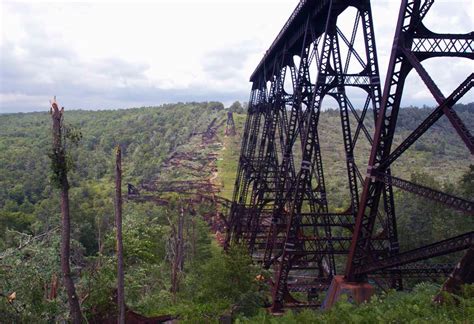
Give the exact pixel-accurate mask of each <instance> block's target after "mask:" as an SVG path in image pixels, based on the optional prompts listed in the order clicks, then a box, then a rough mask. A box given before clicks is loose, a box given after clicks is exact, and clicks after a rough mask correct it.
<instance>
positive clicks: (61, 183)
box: [50, 97, 82, 323]
mask: <svg viewBox="0 0 474 324" xmlns="http://www.w3.org/2000/svg"><path fill="white" fill-rule="evenodd" d="M50 113H51V118H52V122H53V152H52V155H51V160H52V171H53V176H54V180H55V182H56V185H57V186H58V188H59V189H60V191H61V271H62V273H63V281H64V286H65V287H66V292H67V297H68V303H69V312H70V315H71V318H72V321H73V323H81V322H82V313H81V307H80V306H79V300H78V298H77V294H76V288H75V286H74V281H73V280H72V277H71V267H70V265H69V259H70V252H71V246H70V241H71V219H70V215H69V182H68V179H67V171H68V170H67V163H66V150H65V146H64V143H63V138H64V135H65V134H64V130H63V117H64V107H63V108H61V109H59V105H58V103H57V102H56V97H54V99H53V100H52V101H51V109H50Z"/></svg>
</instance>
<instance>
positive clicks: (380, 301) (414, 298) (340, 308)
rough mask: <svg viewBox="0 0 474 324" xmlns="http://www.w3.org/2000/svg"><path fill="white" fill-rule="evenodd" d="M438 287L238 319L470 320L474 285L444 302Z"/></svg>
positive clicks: (353, 322)
mask: <svg viewBox="0 0 474 324" xmlns="http://www.w3.org/2000/svg"><path fill="white" fill-rule="evenodd" d="M438 290H439V286H436V285H432V284H420V285H418V286H417V287H416V288H415V289H414V290H413V291H412V292H410V293H406V292H395V291H390V292H389V293H387V294H383V295H381V296H375V297H374V298H372V300H371V301H370V302H369V303H366V304H363V305H360V306H356V305H353V304H351V303H348V302H347V301H340V302H338V303H337V304H336V305H335V306H334V307H333V308H331V309H330V310H328V311H322V310H304V311H301V312H292V311H288V312H287V313H285V314H284V315H283V316H281V317H274V316H271V315H268V314H266V313H265V312H264V311H262V312H261V313H260V314H259V315H257V316H255V317H252V318H248V317H240V318H239V319H238V320H237V321H236V323H268V324H270V323H295V324H296V323H334V324H339V323H351V324H356V323H360V324H365V323H374V324H375V323H427V324H428V323H470V321H471V320H472V319H473V318H474V298H473V297H474V295H473V286H472V285H471V286H466V287H465V289H464V292H463V294H462V295H461V296H452V297H451V298H452V299H453V302H452V303H447V304H443V305H437V304H435V303H433V301H432V299H433V296H434V295H435V294H436V293H437V292H438ZM454 300H456V302H454Z"/></svg>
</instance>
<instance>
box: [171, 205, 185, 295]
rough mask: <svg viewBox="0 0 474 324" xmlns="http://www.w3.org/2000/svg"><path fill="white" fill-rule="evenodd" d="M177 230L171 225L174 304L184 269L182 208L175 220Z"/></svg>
mask: <svg viewBox="0 0 474 324" xmlns="http://www.w3.org/2000/svg"><path fill="white" fill-rule="evenodd" d="M177 223H178V224H177V225H178V228H177V229H176V227H175V226H174V224H172V222H171V220H170V224H171V230H172V238H171V240H172V253H173V258H172V264H171V292H172V294H173V302H176V293H177V292H178V291H179V283H180V274H181V272H182V271H183V268H184V236H183V228H184V207H182V206H181V208H180V212H179V214H178V219H177Z"/></svg>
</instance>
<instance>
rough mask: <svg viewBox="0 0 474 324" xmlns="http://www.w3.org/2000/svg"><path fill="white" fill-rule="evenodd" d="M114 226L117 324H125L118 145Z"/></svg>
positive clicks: (119, 154) (120, 166) (120, 155)
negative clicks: (115, 229)
mask: <svg viewBox="0 0 474 324" xmlns="http://www.w3.org/2000/svg"><path fill="white" fill-rule="evenodd" d="M115 224H116V226H117V232H116V235H117V305H118V307H119V317H118V323H119V324H124V323H125V286H124V272H123V242H122V151H121V149H120V145H118V146H117V149H116V151H115Z"/></svg>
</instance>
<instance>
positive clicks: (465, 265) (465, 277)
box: [434, 247, 474, 303]
mask: <svg viewBox="0 0 474 324" xmlns="http://www.w3.org/2000/svg"><path fill="white" fill-rule="evenodd" d="M472 283H474V247H471V248H470V249H469V250H467V252H466V254H465V255H464V256H463V258H462V259H461V261H459V263H458V264H457V265H456V267H455V268H454V270H453V272H451V274H450V275H449V277H448V279H446V281H445V282H444V284H443V287H442V288H441V291H440V292H439V293H438V295H436V296H435V298H434V302H435V303H443V302H444V301H445V300H444V297H443V292H447V293H450V294H453V293H454V294H457V293H459V292H460V291H461V286H462V285H464V284H472Z"/></svg>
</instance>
